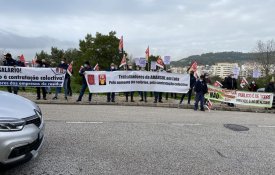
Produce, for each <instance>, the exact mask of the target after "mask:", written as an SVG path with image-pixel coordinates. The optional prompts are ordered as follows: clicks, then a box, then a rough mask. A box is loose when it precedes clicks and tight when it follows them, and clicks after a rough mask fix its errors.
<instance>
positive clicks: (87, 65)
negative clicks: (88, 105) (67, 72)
mask: <svg viewBox="0 0 275 175" xmlns="http://www.w3.org/2000/svg"><path fill="white" fill-rule="evenodd" d="M86 71H93V69H92V67H91V65H90V62H89V61H86V62H85V63H84V66H81V68H80V70H79V75H80V76H81V77H82V87H81V90H80V94H79V96H78V99H77V100H76V102H80V101H81V100H82V97H83V95H84V93H85V90H86V88H87V87H88V84H87V81H86V78H85V72H86ZM88 100H89V102H91V101H92V93H90V92H89V99H88Z"/></svg>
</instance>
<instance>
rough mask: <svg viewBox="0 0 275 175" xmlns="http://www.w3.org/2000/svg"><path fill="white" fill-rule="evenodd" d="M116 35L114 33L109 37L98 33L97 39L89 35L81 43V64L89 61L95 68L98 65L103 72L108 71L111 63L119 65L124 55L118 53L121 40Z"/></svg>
mask: <svg viewBox="0 0 275 175" xmlns="http://www.w3.org/2000/svg"><path fill="white" fill-rule="evenodd" d="M115 35H116V32H114V31H111V32H109V34H108V35H103V34H101V33H96V35H95V37H93V36H92V35H91V34H87V36H86V37H85V39H84V40H80V41H79V50H80V51H81V53H82V56H81V62H82V63H81V64H83V62H85V61H89V62H90V63H91V65H93V66H94V65H96V64H97V63H98V64H99V66H100V69H101V70H105V69H108V68H109V67H110V64H111V63H115V64H116V65H119V64H120V61H121V59H122V54H120V53H119V51H118V45H119V39H118V38H117V37H116V36H115Z"/></svg>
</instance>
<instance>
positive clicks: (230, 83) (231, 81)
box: [225, 74, 237, 107]
mask: <svg viewBox="0 0 275 175" xmlns="http://www.w3.org/2000/svg"><path fill="white" fill-rule="evenodd" d="M233 76H234V74H230V75H229V76H228V77H227V78H226V79H225V88H226V89H229V90H237V80H236V78H234V77H233ZM227 105H228V106H230V107H234V104H233V103H227Z"/></svg>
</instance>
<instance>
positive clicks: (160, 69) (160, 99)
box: [154, 56, 164, 103]
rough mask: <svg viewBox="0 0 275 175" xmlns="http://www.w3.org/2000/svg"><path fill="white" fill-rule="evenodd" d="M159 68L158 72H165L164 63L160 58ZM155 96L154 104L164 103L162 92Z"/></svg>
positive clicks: (155, 93)
mask: <svg viewBox="0 0 275 175" xmlns="http://www.w3.org/2000/svg"><path fill="white" fill-rule="evenodd" d="M157 67H158V68H157V69H158V70H157V71H159V72H162V71H164V63H163V60H162V59H161V57H160V56H159V57H158V59H157ZM154 96H155V100H154V103H157V102H159V103H163V102H162V92H154Z"/></svg>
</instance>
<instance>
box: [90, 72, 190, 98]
mask: <svg viewBox="0 0 275 175" xmlns="http://www.w3.org/2000/svg"><path fill="white" fill-rule="evenodd" d="M85 77H86V81H87V84H88V87H89V90H90V92H91V93H104V92H130V91H151V92H174V93H187V92H188V90H189V87H190V76H189V74H172V73H166V72H146V71H115V72H105V71H92V72H91V71H90V72H86V74H85Z"/></svg>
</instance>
